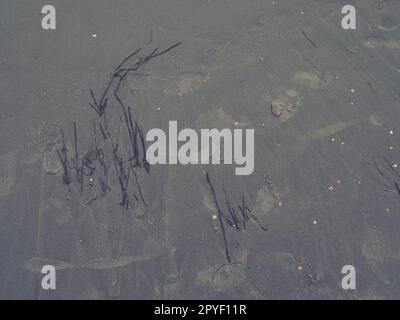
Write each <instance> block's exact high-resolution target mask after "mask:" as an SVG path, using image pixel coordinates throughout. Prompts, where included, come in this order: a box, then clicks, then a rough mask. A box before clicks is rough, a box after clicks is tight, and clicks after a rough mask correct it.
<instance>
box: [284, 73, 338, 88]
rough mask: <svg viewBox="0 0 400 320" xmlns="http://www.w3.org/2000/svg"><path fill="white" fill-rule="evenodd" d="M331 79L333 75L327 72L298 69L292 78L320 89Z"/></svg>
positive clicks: (301, 83)
mask: <svg viewBox="0 0 400 320" xmlns="http://www.w3.org/2000/svg"><path fill="white" fill-rule="evenodd" d="M333 79H334V77H333V75H331V74H329V73H320V72H306V71H299V72H297V73H296V74H295V75H294V76H293V79H292V80H293V81H294V82H296V83H298V84H300V85H303V86H306V87H309V88H311V89H320V88H323V87H325V86H327V85H329V84H330V83H331V82H332V81H333Z"/></svg>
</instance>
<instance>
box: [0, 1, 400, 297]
mask: <svg viewBox="0 0 400 320" xmlns="http://www.w3.org/2000/svg"><path fill="white" fill-rule="evenodd" d="M51 2H52V4H53V5H54V6H55V7H56V9H57V29H56V30H55V31H44V30H42V29H41V25H40V20H41V14H40V11H41V6H42V5H44V4H47V3H44V2H43V1H28V0H26V1H12V0H3V1H1V2H0V39H1V46H0V99H1V100H0V105H1V117H0V129H1V135H0V298H2V299H16V298H24V299H215V298H218V299H219V298H222V299H227V298H231V299H396V298H397V299H398V298H400V277H399V276H398V275H399V271H400V233H399V229H400V217H399V205H400V196H399V191H398V190H397V189H398V188H397V187H398V184H399V183H400V178H399V176H398V174H397V172H396V168H397V163H399V165H400V158H399V157H400V139H399V134H400V125H399V123H400V122H399V120H400V99H399V94H400V42H399V40H400V26H399V25H400V2H399V1H397V0H382V1H378V0H359V1H351V0H348V1H341V0H340V1H339V0H336V1H332V0H298V1H293V0H275V1H261V0H252V1H246V2H244V1H241V0H235V1H232V0H229V1H227V0H226V1H216V0H209V1H197V0H193V1H183V0H181V1H172V0H167V1H155V0H154V1H153V0H152V1H149V0H143V1H139V0H135V1H131V0H119V1H111V0H109V1H106V0H98V1H89V0H85V1H61V0H58V1H55V0H54V1H51ZM345 4H353V5H354V6H355V7H356V9H357V29H356V30H351V31H345V30H343V29H342V28H341V24H340V22H341V19H342V14H341V8H342V6H344V5H345ZM94 35H95V36H94ZM177 42H182V44H181V45H180V46H179V47H177V48H175V49H174V50H171V51H170V52H168V53H166V54H165V55H162V56H160V57H157V58H156V59H154V60H152V61H149V62H148V63H146V64H145V65H143V68H142V69H141V72H142V73H146V74H148V75H147V76H131V77H128V78H127V79H126V81H125V82H124V87H123V90H121V92H122V93H121V95H122V96H123V99H124V101H125V103H126V104H127V105H130V106H132V108H133V116H134V118H135V119H139V120H140V124H141V126H142V128H143V130H144V132H146V131H147V130H149V129H151V128H166V127H167V126H168V120H177V121H178V125H179V127H180V128H184V127H187V128H213V127H215V128H221V129H222V128H255V171H254V173H253V174H252V175H250V176H247V177H243V176H235V175H234V169H233V167H232V166H225V165H219V166H216V165H214V166H212V165H210V166H208V167H200V166H181V165H175V166H168V165H166V166H152V167H151V168H150V173H146V172H145V170H143V168H142V169H140V170H137V178H138V180H139V183H140V185H141V190H142V193H143V198H144V200H145V202H146V205H144V203H143V200H142V199H141V197H140V195H139V193H138V190H137V189H136V194H137V196H138V198H139V201H136V200H135V201H136V202H137V205H133V204H134V203H135V201H134V200H132V199H131V201H132V202H131V203H132V206H131V205H129V206H128V209H125V208H123V207H122V206H121V205H120V201H121V192H120V186H119V181H118V179H117V177H116V176H115V175H114V176H110V180H109V186H110V189H111V190H107V192H105V194H104V195H103V194H102V193H99V187H98V185H97V181H98V180H96V181H95V182H93V183H91V182H90V181H88V178H87V177H86V179H85V181H84V187H83V191H82V192H80V186H79V183H77V182H76V181H73V182H72V183H71V184H69V185H68V186H67V185H65V184H64V183H63V169H62V166H61V163H60V161H59V158H58V155H57V150H59V149H60V148H62V140H61V135H60V130H63V132H64V133H65V143H66V148H67V149H68V150H69V151H70V154H69V155H68V156H71V155H72V151H73V149H74V147H73V144H74V131H73V123H74V121H75V122H76V125H77V136H78V144H79V150H78V156H79V157H80V158H82V157H83V156H84V152H86V151H87V150H89V149H90V147H91V146H92V145H93V134H92V123H93V121H94V120H96V119H97V118H98V116H97V114H96V112H94V110H93V109H91V108H90V107H89V105H88V104H89V102H91V101H92V100H91V96H90V90H93V91H94V92H95V93H96V96H97V97H98V96H99V95H100V94H101V92H102V90H104V87H105V86H106V85H107V83H108V82H109V81H110V77H111V72H112V71H113V70H114V68H115V66H116V65H118V63H119V62H120V61H121V60H122V59H123V58H124V57H126V56H127V55H128V54H130V53H131V52H133V51H134V50H135V49H137V48H139V47H143V48H144V49H143V50H145V52H146V53H150V52H151V50H152V49H153V48H157V47H159V48H160V50H162V49H165V48H167V47H168V46H170V45H172V44H174V43H177ZM118 108H119V107H118V104H117V103H116V101H115V100H113V101H110V102H109V105H108V110H110V112H111V113H112V112H116V111H115V110H117V109H118ZM121 119H122V118H121ZM121 119H119V115H118V113H115V114H114V117H113V120H110V124H109V125H110V128H109V130H110V131H112V132H113V133H112V134H113V137H114V138H115V139H117V140H114V141H120V144H121V145H122V146H121V148H124V145H126V144H127V143H128V140H127V137H126V131H124V129H123V128H124V122H123V121H122V120H121ZM97 139H98V140H101V144H102V145H104V150H105V157H108V158H107V159H106V161H108V162H107V163H109V165H110V170H112V171H113V172H114V167H113V166H112V160H113V159H112V149H110V146H109V145H108V146H106V143H108V142H106V141H103V140H104V139H103V138H102V137H101V135H100V136H98V137H97ZM99 144H100V142H99ZM107 148H108V149H107ZM110 157H111V158H110ZM202 170H206V171H207V172H209V175H210V177H211V180H212V183H213V184H214V188H215V192H216V193H217V197H218V198H219V199H220V201H221V203H222V204H223V205H225V199H224V196H223V191H222V190H223V188H225V190H226V193H227V195H228V196H227V197H228V198H229V199H232V201H239V202H240V201H241V199H242V196H244V197H245V199H246V202H247V205H248V206H249V208H251V210H252V211H251V217H250V218H249V219H248V221H247V224H246V228H243V227H242V228H240V230H237V229H236V228H234V227H231V226H229V225H228V224H227V223H225V236H226V240H227V247H228V250H229V258H230V262H231V263H230V264H228V261H227V254H226V248H225V245H224V241H223V237H222V230H221V225H220V224H218V220H217V219H216V216H217V214H218V212H217V211H218V210H217V208H216V205H215V201H214V199H213V195H212V193H211V192H210V190H211V189H210V187H209V185H208V184H207V181H206V179H205V176H204V172H205V171H202ZM135 172H136V171H135ZM71 175H72V178H73V179H75V176H74V173H71ZM131 179H133V174H132V176H131ZM75 180H76V179H75ZM131 182H132V183H133V180H131ZM396 183H398V184H397V185H396ZM68 189H70V190H68ZM99 194H100V196H98V195H99ZM97 196H98V197H97ZM46 264H51V265H54V266H55V268H56V269H57V289H56V290H49V291H46V290H43V289H41V287H40V282H41V279H42V274H41V273H40V271H41V268H42V266H43V265H46ZM344 265H354V266H355V268H356V270H357V289H356V290H348V291H345V290H343V289H342V288H341V285H340V284H341V280H342V277H343V275H342V274H341V269H342V267H343V266H344Z"/></svg>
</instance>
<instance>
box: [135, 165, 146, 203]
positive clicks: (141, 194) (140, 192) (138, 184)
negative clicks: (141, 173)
mask: <svg viewBox="0 0 400 320" xmlns="http://www.w3.org/2000/svg"><path fill="white" fill-rule="evenodd" d="M134 175H135V180H136V184H137V186H138V189H139V194H140V198H141V199H142V202H143V204H144V205H145V206H146V207H147V206H148V205H147V202H146V200H145V199H144V196H143V192H142V188H141V187H140V183H139V179H138V177H137V174H136V172H134Z"/></svg>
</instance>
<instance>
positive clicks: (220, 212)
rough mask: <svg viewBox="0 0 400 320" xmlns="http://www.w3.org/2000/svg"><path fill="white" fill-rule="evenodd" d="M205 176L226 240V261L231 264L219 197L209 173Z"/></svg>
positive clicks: (223, 236)
mask: <svg viewBox="0 0 400 320" xmlns="http://www.w3.org/2000/svg"><path fill="white" fill-rule="evenodd" d="M205 175H206V180H207V184H208V186H209V187H210V190H211V193H212V196H213V199H214V203H215V206H216V207H217V213H218V219H219V224H220V226H221V232H222V238H223V240H224V246H225V255H226V260H227V261H228V263H231V262H232V260H231V256H230V253H229V246H228V239H227V237H226V232H225V226H224V222H223V220H222V210H221V208H220V206H219V204H218V199H217V195H216V193H215V189H214V186H213V185H212V183H211V180H210V176H209V174H208V172H207V171H206V172H205Z"/></svg>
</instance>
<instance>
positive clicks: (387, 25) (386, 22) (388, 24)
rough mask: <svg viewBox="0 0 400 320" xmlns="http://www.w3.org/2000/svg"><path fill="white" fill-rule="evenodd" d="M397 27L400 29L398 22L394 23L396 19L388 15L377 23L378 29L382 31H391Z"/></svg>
mask: <svg viewBox="0 0 400 320" xmlns="http://www.w3.org/2000/svg"><path fill="white" fill-rule="evenodd" d="M399 27H400V23H399V21H396V19H395V18H393V17H392V16H390V15H383V16H382V17H381V19H380V21H379V26H378V28H379V29H381V30H383V31H393V30H396V29H397V28H399Z"/></svg>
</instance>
